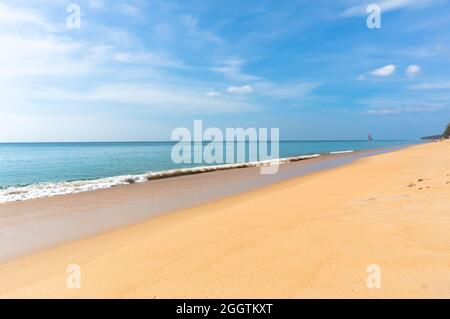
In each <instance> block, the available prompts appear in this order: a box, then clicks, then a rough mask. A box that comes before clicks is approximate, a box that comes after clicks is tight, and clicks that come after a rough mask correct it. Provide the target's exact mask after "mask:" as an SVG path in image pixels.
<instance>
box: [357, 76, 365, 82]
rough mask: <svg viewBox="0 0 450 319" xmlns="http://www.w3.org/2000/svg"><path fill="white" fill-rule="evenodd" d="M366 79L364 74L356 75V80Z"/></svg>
mask: <svg viewBox="0 0 450 319" xmlns="http://www.w3.org/2000/svg"><path fill="white" fill-rule="evenodd" d="M365 79H366V76H365V75H364V74H361V75H360V76H358V81H363V80H365Z"/></svg>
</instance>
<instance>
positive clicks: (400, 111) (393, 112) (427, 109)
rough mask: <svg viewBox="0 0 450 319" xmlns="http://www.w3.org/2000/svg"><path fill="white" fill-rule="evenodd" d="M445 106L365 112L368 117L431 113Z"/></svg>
mask: <svg viewBox="0 0 450 319" xmlns="http://www.w3.org/2000/svg"><path fill="white" fill-rule="evenodd" d="M444 108H445V106H441V105H429V106H416V107H404V108H388V109H372V110H368V111H366V112H365V114H368V115H398V114H403V113H430V112H437V111H440V110H442V109H444Z"/></svg>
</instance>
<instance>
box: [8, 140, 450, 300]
mask: <svg viewBox="0 0 450 319" xmlns="http://www.w3.org/2000/svg"><path fill="white" fill-rule="evenodd" d="M449 195H450V141H446V142H439V143H429V144H423V145H418V146H414V147H410V148H408V149H404V150H401V151H397V152H393V153H387V154H383V155H378V156H374V157H370V158H365V159H362V160H358V161H356V162H354V163H352V164H350V165H346V166H343V167H340V168H337V169H332V170H328V171H323V172H320V173H316V174H312V175H309V176H306V177H300V178H295V179H292V180H289V181H286V182H282V183H279V184H276V185H273V186H270V187H266V188H262V189H259V190H256V191H252V192H249V193H245V194H242V195H238V196H233V197H229V198H224V199H222V200H219V201H216V202H213V203H210V204H205V205H202V206H199V207H196V208H193V209H186V210H182V211H178V212H175V213H172V214H167V215H165V216H161V217H157V218H154V219H150V220H148V221H147V222H144V223H141V224H138V225H135V226H131V227H126V228H123V229H119V230H117V231H113V232H109V233H105V234H103V235H99V236H97V237H94V238H90V239H86V240H80V241H76V242H72V243H69V244H64V245H62V246H59V247H56V248H53V249H49V250H46V251H44V252H40V253H37V254H34V255H31V256H27V257H23V258H20V259H17V260H14V261H11V262H8V263H5V264H2V265H0V296H1V297H114V298H116V297H117V298H134V297H148V298H164V297H188V298H190V297H200V298H204V297H206V298H208V297H220V298H225V297H231V298H236V297H256V298H259V297H268V298H279V297H281V298H283V297H286V298H304V297H308V298H309V297H333V298H334V297H351V298H352V297H369V298H378V297H389V298H390V297H394V298H396V297H407V298H410V297H447V298H448V297H450V196H449ZM192 196H195V194H192ZM174 200H176V199H174ZM128 209H129V210H133V206H132V205H131V204H130V207H129V208H128ZM78 227H82V225H80V226H78ZM69 264H78V265H80V267H81V268H80V269H81V288H80V289H68V288H67V285H66V279H67V276H68V273H67V272H66V269H67V265H69ZM372 264H375V265H378V266H379V267H380V270H381V281H380V283H381V287H380V288H379V289H376V288H374V289H369V288H368V286H367V282H366V281H367V277H368V275H369V274H368V273H367V267H368V266H369V265H372Z"/></svg>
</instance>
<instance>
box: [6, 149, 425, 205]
mask: <svg viewBox="0 0 450 319" xmlns="http://www.w3.org/2000/svg"><path fill="white" fill-rule="evenodd" d="M197 143H200V142H197ZM229 143H232V144H233V145H231V146H232V147H233V148H234V149H235V155H236V154H237V153H238V152H237V150H238V147H239V145H238V144H239V143H244V144H245V145H244V149H245V154H246V156H244V157H242V158H239V159H238V158H237V157H235V160H234V161H235V163H229V162H227V163H221V162H220V161H219V163H217V162H216V163H211V162H210V161H202V160H201V161H198V160H197V161H195V160H194V159H195V153H196V152H197V153H199V152H200V153H203V152H204V151H205V149H206V147H208V144H209V145H211V144H210V143H207V142H203V143H200V144H201V145H195V144H196V143H195V142H193V143H189V144H190V146H191V147H190V148H189V147H188V148H186V149H187V150H189V149H190V150H191V151H192V153H190V154H191V155H190V157H191V160H190V161H187V162H184V163H179V161H174V159H173V156H172V153H173V149H174V146H175V145H176V144H177V143H176V142H89V143H84V142H83V143H82V142H80V143H0V203H6V202H12V201H21V200H28V199H35V198H41V197H51V196H56V195H63V194H70V193H78V192H84V191H92V190H97V189H104V188H109V187H114V186H118V185H126V184H132V183H142V182H145V181H147V180H150V179H154V178H164V177H170V176H177V175H181V174H194V173H199V172H203V171H212V170H219V169H224V168H233V167H242V166H256V165H258V164H259V163H263V162H264V161H267V160H270V159H273V155H274V154H270V150H271V149H272V148H271V147H272V146H271V145H269V146H267V148H268V150H269V152H268V154H267V156H265V155H264V154H265V152H263V153H264V154H263V155H257V158H256V159H255V158H251V157H250V156H249V155H250V150H251V149H253V146H254V145H252V143H256V142H248V141H247V142H228V143H221V144H220V145H215V147H216V150H215V151H214V155H217V154H221V155H223V161H222V162H225V161H226V155H227V154H226V153H227V152H226V151H227V147H230V145H229ZM416 143H420V141H417V140H374V141H359V140H358V141H281V142H279V148H278V156H276V157H277V158H280V159H285V160H286V159H303V158H308V157H319V156H324V155H327V154H336V153H347V152H356V151H360V150H370V149H378V148H390V147H401V146H407V145H411V144H416ZM225 144H227V145H225ZM186 146H187V145H186ZM221 147H222V150H221V151H218V150H219V149H220V148H221ZM215 152H219V153H215ZM216 158H217V157H216Z"/></svg>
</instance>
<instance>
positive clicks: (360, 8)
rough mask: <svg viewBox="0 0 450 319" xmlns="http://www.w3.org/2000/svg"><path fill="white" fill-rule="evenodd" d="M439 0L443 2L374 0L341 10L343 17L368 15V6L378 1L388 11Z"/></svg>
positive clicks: (425, 4)
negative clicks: (375, 0)
mask: <svg viewBox="0 0 450 319" xmlns="http://www.w3.org/2000/svg"><path fill="white" fill-rule="evenodd" d="M437 2H441V3H442V1H439V0H381V1H378V2H374V1H365V2H364V3H363V4H361V3H360V4H357V5H354V6H350V7H348V8H346V9H345V10H344V11H342V12H341V15H342V16H343V17H354V16H362V15H367V12H366V9H367V6H368V5H370V4H372V3H376V4H378V5H379V6H380V8H381V12H382V13H386V12H390V11H394V10H400V9H405V8H422V7H426V6H429V5H433V4H436V3H437Z"/></svg>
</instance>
